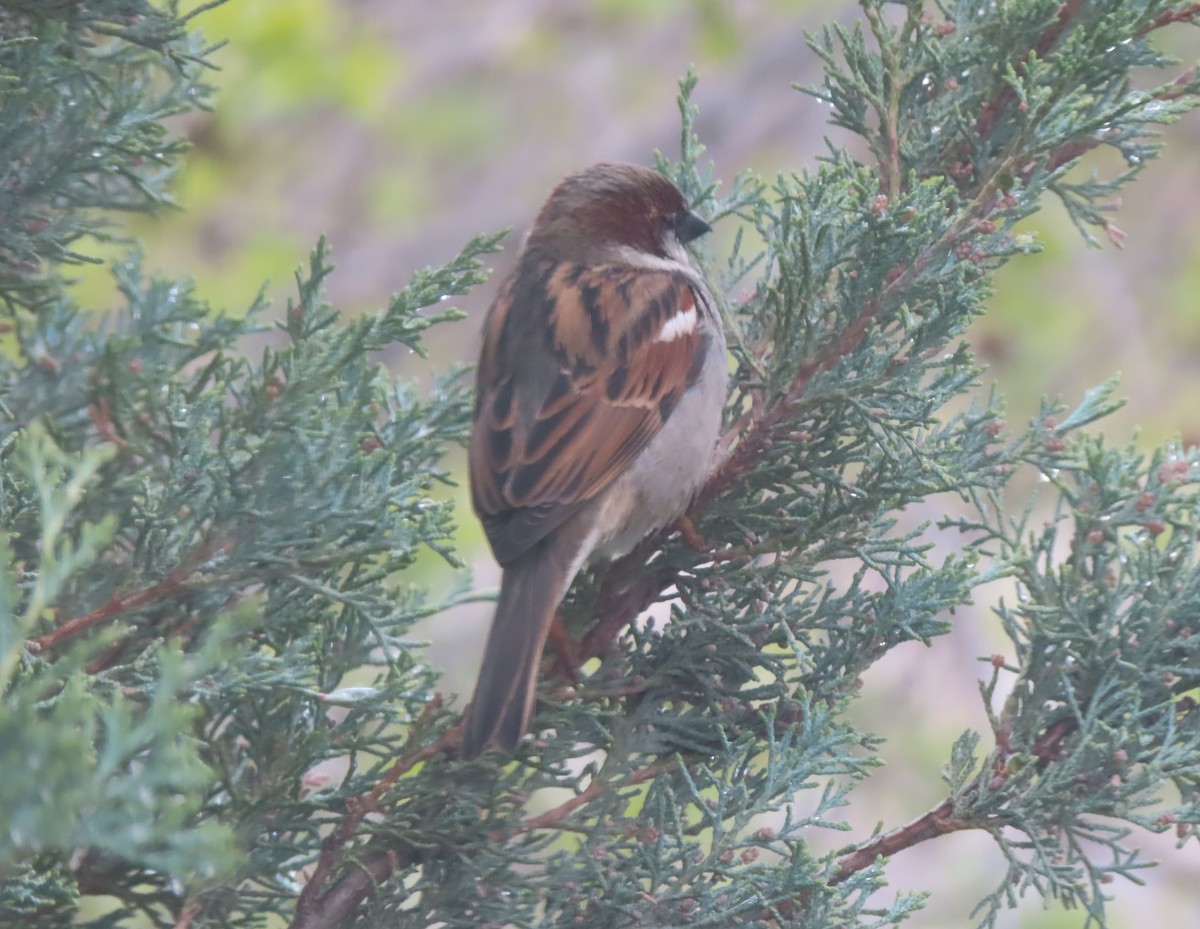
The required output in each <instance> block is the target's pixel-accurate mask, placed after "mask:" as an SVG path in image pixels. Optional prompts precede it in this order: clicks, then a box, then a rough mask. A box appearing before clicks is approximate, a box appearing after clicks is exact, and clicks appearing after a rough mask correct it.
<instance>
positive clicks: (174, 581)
mask: <svg viewBox="0 0 1200 929" xmlns="http://www.w3.org/2000/svg"><path fill="white" fill-rule="evenodd" d="M232 544H233V541H232V540H231V539H229V538H226V539H224V540H221V541H213V540H211V539H208V540H205V541H204V542H202V543H201V544H200V545H199V546H198V547H197V548H196V550H195V551H194V552H192V554H191V555H189V556H188V558H187V559H186V560H185V561H184V562H183V563H182V564H181V565H179V566H178V567H177V568H175V570H173V571H172V572H171V573H170V574H168V575H167V576H166V577H165V578H164V579H163V580H161V581H159V582H158V583H157V584H154V585H152V586H150V587H145V588H143V589H142V590H136V591H134V592H133V593H130V594H113V595H112V596H111V597H110V598H109V600H108V602H107V603H105V604H104V605H103V606H99V607H97V608H96V609H94V610H92V611H91V612H89V613H85V614H83V615H82V616H76V617H75V618H74V619H69V620H67V621H66V622H65V623H62V624H61V625H59V626H58V627H56V628H55V629H54V630H53V631H51V632H47V633H46V634H45V635H43V636H39V637H38V638H36V639H33V640H31V641H30V642H29V643H28V644H27V647H28V648H29V650H30V651H34V652H38V651H45V650H47V649H50V648H54V647H55V646H56V645H59V644H60V643H62V642H64V641H65V640H67V639H71V638H74V637H75V636H78V635H82V634H83V633H84V632H87V631H88V630H89V629H91V628H93V627H94V626H98V625H100V624H101V623H104V622H107V621H108V620H110V619H113V618H115V617H117V616H120V615H121V614H122V613H128V612H131V611H133V610H140V609H142V608H143V607H146V606H149V605H150V604H152V603H157V602H159V601H160V600H165V599H167V598H168V597H171V596H174V595H175V594H178V593H180V592H181V591H183V590H185V589H186V588H187V586H188V581H189V580H190V579H191V577H192V575H193V574H195V573H196V571H197V570H198V569H199V568H200V567H201V565H203V564H204V563H205V562H207V561H209V560H211V559H212V558H213V557H215V556H216V555H218V554H220V553H222V552H227V551H229V548H230V547H231V546H232Z"/></svg>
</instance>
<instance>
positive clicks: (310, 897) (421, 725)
mask: <svg viewBox="0 0 1200 929" xmlns="http://www.w3.org/2000/svg"><path fill="white" fill-rule="evenodd" d="M440 709H441V700H440V698H438V697H434V698H433V699H432V700H431V701H430V702H429V703H428V704H427V705H426V707H425V711H424V714H423V715H422V717H421V719H419V720H418V721H417V722H416V724H415V725H414V726H413V730H412V733H411V734H410V736H409V742H410V746H415V743H417V742H418V741H419V740H420V739H421V738H423V737H424V736H425V733H426V730H427V728H428V724H429V722H430V721H431V720H432V719H433V718H434V716H435V715H436V713H437V712H438V710H440ZM461 728H462V727H461V726H459V725H456V726H453V727H451V728H449V729H447V730H446V731H445V732H443V733H442V734H441V735H440V736H439V737H438V738H437V739H436V740H435V741H434V742H431V743H430V744H428V745H425V746H422V747H421V748H420V749H417V750H415V751H412V750H410V751H409V752H408V753H404V754H402V755H401V756H400V757H399V758H398V759H397V760H396V762H395V763H394V764H393V765H392V767H391V769H390V770H388V772H387V773H386V774H384V775H383V777H381V778H380V779H379V781H378V782H377V783H376V784H375V786H374V787H372V788H371V790H370V791H368V792H367V793H366V794H364V795H362V796H360V797H351V798H349V799H348V800H347V801H346V812H345V814H344V815H343V816H342V820H341V822H340V823H339V824H338V827H337V828H336V829H335V830H334V831H333V832H331V833H330V834H329V835H328V836H326V838H325V840H324V841H323V842H322V843H321V856H320V858H319V859H318V860H317V866H316V868H315V869H314V870H313V873H312V875H311V876H310V877H309V878H308V881H307V883H305V885H304V889H303V890H302V891H301V892H300V896H299V898H298V899H297V901H296V916H295V918H294V919H293V921H292V924H291V929H317V927H323V926H329V925H333V924H334V923H335V922H336V921H337V919H339V918H340V916H341V915H342V914H344V912H345V910H343V909H342V907H343V906H347V905H348V906H354V905H355V904H356V902H357V900H356V899H355V897H354V895H353V894H348V892H347V890H346V889H345V888H343V887H341V882H342V881H346V880H347V878H349V879H350V883H351V884H352V885H353V886H355V887H357V886H358V885H359V884H360V882H361V878H359V877H351V875H357V874H358V873H359V872H358V869H357V868H356V869H355V870H353V871H351V872H350V875H347V876H346V877H343V878H342V879H341V881H339V884H338V885H335V886H334V887H333V888H331V889H330V890H329V891H328V892H327V893H322V890H323V888H324V887H325V884H326V882H327V881H328V880H329V877H330V875H331V874H332V873H333V870H334V868H335V867H337V864H338V862H339V860H340V859H341V856H342V854H343V853H344V850H345V847H346V845H347V844H348V843H349V842H350V841H351V840H352V839H353V838H354V835H355V833H356V832H357V830H358V827H359V826H360V825H361V824H362V821H363V819H365V818H366V816H367V815H368V814H370V813H374V812H377V811H378V810H379V804H380V801H381V800H382V799H383V798H384V796H385V795H386V794H387V792H388V791H389V790H391V788H392V786H393V785H394V784H395V783H396V781H398V780H399V779H400V778H401V777H403V776H404V775H405V774H407V773H408V772H409V771H411V770H412V769H413V768H415V767H416V766H417V765H419V764H421V763H423V762H425V761H428V760H429V759H431V758H434V757H436V756H437V755H440V754H442V753H443V752H445V751H447V750H448V749H450V748H452V747H453V746H455V745H457V743H458V741H459V740H460V739H461V737H462V732H461ZM394 866H395V865H394V862H392V861H391V860H390V859H388V860H387V865H386V867H387V870H386V872H383V873H381V874H380V876H379V880H386V879H387V876H388V874H390V872H391V870H392V868H394ZM383 867H384V863H383V862H380V863H379V864H378V865H377V869H382V868H383ZM367 889H368V890H369V888H367ZM357 899H361V898H357Z"/></svg>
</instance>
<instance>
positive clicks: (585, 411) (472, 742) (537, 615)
mask: <svg viewBox="0 0 1200 929" xmlns="http://www.w3.org/2000/svg"><path fill="white" fill-rule="evenodd" d="M709 231H711V229H710V226H709V225H708V223H706V222H705V221H704V220H703V219H702V218H701V217H700V216H699V215H698V214H697V213H696V212H694V211H693V210H692V209H691V208H689V205H688V203H687V201H686V199H685V198H684V195H683V194H682V193H681V192H680V190H679V188H678V187H677V186H676V185H675V184H673V183H672V182H671V181H670V180H669V179H668V178H666V177H665V176H664V175H662V174H660V173H658V172H657V171H655V170H652V169H650V168H646V167H642V166H640V165H634V164H625V163H620V162H611V161H606V162H599V163H597V164H593V165H591V166H589V167H586V168H584V169H582V170H580V171H577V172H575V173H573V174H569V175H568V176H566V177H565V178H563V179H562V181H560V182H559V183H558V185H557V186H555V187H554V188H553V190H552V191H551V192H550V194H549V196H548V197H547V198H546V201H545V203H544V204H543V205H542V207H541V209H540V210H539V212H538V214H537V216H536V219H535V220H534V223H533V226H532V227H531V229H530V232H529V234H528V236H527V237H526V240H525V243H524V246H523V248H522V250H521V252H520V255H519V258H518V260H517V263H516V267H515V268H514V270H513V272H512V274H511V275H510V276H509V277H508V278H507V280H506V281H505V282H504V283H503V285H502V286H501V287H500V289H499V291H498V293H497V296H496V298H495V300H494V301H493V303H492V305H491V307H490V308H489V310H488V312H487V315H486V317H485V319H484V323H483V336H482V348H481V351H480V357H479V363H478V366H477V369H476V395H475V408H474V422H473V426H472V431H471V437H470V442H469V446H468V466H469V478H470V487H471V502H472V506H473V508H474V510H475V512H476V514H477V515H478V517H479V519H480V521H481V523H482V525H483V529H484V532H485V534H486V536H487V539H488V542H489V544H490V546H491V549H492V553H493V554H494V555H495V558H496V560H497V561H498V562H499V564H500V566H501V568H502V570H503V576H502V578H501V582H500V594H499V598H498V601H497V606H496V612H495V616H494V618H493V619H492V625H491V629H490V631H489V633H488V637H487V643H486V645H485V647H484V654H483V660H482V664H481V666H480V671H479V677H478V679H477V682H476V686H475V692H474V696H473V697H472V699H471V702H470V704H469V705H468V706H467V708H466V710H465V713H464V718H463V730H462V741H461V743H460V747H459V752H460V756H461V757H463V758H466V759H473V758H476V757H478V756H479V755H480V754H482V753H483V752H484V751H486V750H488V749H489V748H492V747H495V748H499V749H501V750H506V751H512V750H513V749H515V748H516V746H517V745H518V744H519V743H520V741H521V739H522V737H523V736H524V735H525V733H526V732H527V731H528V729H529V725H530V720H531V717H532V715H533V710H534V703H535V696H536V688H537V679H538V668H539V665H540V662H541V654H542V649H543V647H544V645H545V642H546V638H547V636H548V635H549V633H550V627H551V623H552V621H553V619H554V616H555V614H556V612H557V610H558V607H559V604H560V603H561V601H562V599H563V597H564V596H565V595H566V593H567V590H568V589H569V588H570V586H571V583H572V581H573V580H574V578H575V576H576V574H577V573H578V572H579V571H580V569H581V568H582V567H583V566H584V564H586V563H591V562H597V561H602V560H606V559H612V558H615V557H618V556H620V555H622V554H625V553H626V552H628V551H629V550H630V549H632V548H633V547H634V546H635V545H636V544H637V543H638V542H639V541H640V540H641V539H643V538H644V537H645V536H647V535H648V534H650V533H651V532H654V531H656V530H658V529H660V528H662V527H664V526H666V525H668V524H670V523H672V522H673V521H674V520H676V519H678V518H679V517H680V516H681V515H683V514H684V513H685V511H686V510H687V508H688V506H689V505H690V504H691V502H692V500H693V499H694V497H695V495H696V493H697V491H698V490H699V489H700V487H701V486H702V485H703V483H704V481H705V479H706V477H707V476H708V473H709V470H710V467H711V464H712V461H713V457H714V454H715V448H716V443H717V439H718V435H719V432H720V427H721V417H722V410H723V407H724V403H725V397H726V391H727V384H728V362H727V358H726V347H725V332H724V328H723V326H722V322H721V317H720V314H719V312H718V311H717V309H716V304H715V302H714V300H713V298H712V295H711V293H710V291H709V290H708V288H707V286H706V285H705V282H704V280H703V278H702V276H701V274H700V272H699V271H698V270H697V268H696V267H695V266H694V265H693V264H692V262H691V260H690V259H689V257H688V254H687V252H686V250H685V249H684V246H685V245H687V244H688V243H690V242H693V241H694V240H696V239H698V238H699V237H701V236H703V235H704V234H705V233H707V232H709Z"/></svg>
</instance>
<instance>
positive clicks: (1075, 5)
mask: <svg viewBox="0 0 1200 929" xmlns="http://www.w3.org/2000/svg"><path fill="white" fill-rule="evenodd" d="M1083 6H1084V0H1065V2H1063V3H1062V4H1061V5H1060V6H1059V8H1058V11H1057V12H1056V13H1055V14H1054V22H1053V23H1051V24H1050V25H1049V26H1048V27H1047V28H1046V30H1045V31H1044V32H1043V33H1042V35H1041V38H1039V39H1038V41H1037V44H1036V45H1035V46H1034V47H1033V48H1032V49H1031V50H1030V51H1028V52H1023V53H1022V54H1021V55H1019V56H1018V57H1017V64H1016V70H1017V71H1018V72H1019V71H1020V70H1021V69H1022V68H1023V67H1024V66H1025V65H1027V64H1028V63H1029V60H1030V59H1031V58H1045V57H1046V55H1047V54H1049V53H1050V50H1051V49H1053V48H1054V46H1055V45H1057V44H1058V41H1059V40H1060V39H1061V38H1062V36H1063V33H1064V32H1065V31H1066V30H1067V28H1068V27H1069V26H1070V25H1071V21H1072V20H1073V19H1074V18H1075V17H1076V16H1078V15H1079V12H1080V10H1082V9H1083ZM1016 100H1017V94H1016V91H1014V90H1013V88H1012V86H1011V85H1009V84H1005V85H1004V86H1002V87H1001V88H1000V90H999V91H997V93H996V96H995V97H993V98H992V99H991V100H989V101H988V102H986V103H985V104H984V105H983V110H982V112H981V113H980V114H979V118H978V119H977V120H976V121H975V131H976V133H978V135H979V137H980V138H981V139H986V138H987V137H988V136H990V135H991V132H992V129H993V128H995V125H996V122H997V120H998V119H999V118H1000V116H1001V114H1002V113H1004V111H1005V110H1007V109H1008V108H1009V107H1010V106H1012V105H1013V104H1014V103H1015V102H1016Z"/></svg>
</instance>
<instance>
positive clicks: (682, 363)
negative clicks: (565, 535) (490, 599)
mask: <svg viewBox="0 0 1200 929" xmlns="http://www.w3.org/2000/svg"><path fill="white" fill-rule="evenodd" d="M696 300H697V297H696V294H695V292H694V291H693V289H692V286H691V284H690V283H689V281H688V279H687V278H686V277H685V276H683V275H681V274H675V273H672V272H669V271H642V270H635V269H629V268H617V267H602V268H595V269H585V268H582V267H580V266H573V265H562V264H560V265H554V266H549V267H543V268H542V269H540V273H538V272H537V271H536V269H535V271H534V272H533V273H532V274H531V275H530V280H527V281H524V282H523V281H522V278H521V277H520V276H519V277H518V278H516V279H515V280H514V282H513V283H512V285H511V286H509V287H506V288H505V290H504V291H503V292H502V293H501V294H500V296H499V297H498V298H497V301H496V304H495V305H494V306H493V308H492V310H491V312H490V314H489V318H488V322H487V325H486V326H485V332H484V351H483V355H482V358H481V360H480V368H479V385H478V386H479V397H480V399H479V401H477V407H476V417H475V428H474V430H473V432H472V435H471V446H470V472H471V490H472V500H473V502H474V505H475V509H476V511H477V512H478V513H479V515H480V518H481V519H482V520H483V523H484V528H485V530H486V531H487V534H488V539H489V541H490V542H491V544H492V549H493V551H494V552H495V554H496V557H497V559H498V560H499V561H500V563H501V564H506V563H508V562H509V561H511V560H512V559H515V558H517V557H520V555H521V554H523V553H524V552H525V551H527V550H528V549H529V548H530V546H532V545H534V544H536V543H537V542H538V541H539V540H540V539H542V538H544V537H545V536H546V534H548V533H549V532H551V531H553V530H554V529H555V528H557V527H558V526H559V525H561V524H562V523H563V522H564V521H565V520H566V519H567V518H568V517H569V516H570V515H571V514H572V513H574V512H575V511H576V510H577V509H578V508H579V507H580V506H581V505H582V504H584V503H586V502H587V501H588V500H590V499H592V498H593V497H595V496H596V495H597V494H598V493H600V491H602V490H603V489H604V488H605V487H607V486H608V485H609V484H610V483H612V481H613V480H614V479H615V478H616V477H617V475H619V474H620V473H621V472H622V471H623V470H624V469H625V468H626V467H628V465H629V463H630V462H631V461H632V460H633V459H634V457H636V455H637V454H638V452H640V451H641V450H642V449H643V448H644V447H645V446H646V443H647V442H649V441H650V439H651V438H652V437H653V436H654V435H655V433H657V432H658V430H659V429H660V428H661V427H662V424H663V421H664V420H665V418H666V416H667V415H669V413H670V411H671V408H672V407H673V406H674V405H675V404H676V403H677V402H678V401H679V398H680V397H681V396H682V395H683V392H684V391H685V390H686V389H687V388H688V387H689V386H690V385H691V384H692V383H693V382H694V381H695V379H696V377H697V376H698V374H699V368H700V365H699V361H700V360H702V359H703V356H704V348H705V345H704V343H705V340H706V339H707V336H706V335H705V334H704V333H703V332H702V330H701V327H700V326H699V325H698V314H699V308H698V307H697V305H696ZM523 301H524V302H523ZM530 323H532V325H530ZM539 330H540V333H541V336H540V337H539V336H538V331H539ZM514 342H515V343H517V344H519V345H520V346H521V347H522V348H523V349H524V353H523V354H522V355H515V354H510V355H509V356H505V355H504V354H503V351H504V349H505V348H506V347H509V346H511V344H512V343H514ZM531 346H532V347H531Z"/></svg>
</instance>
